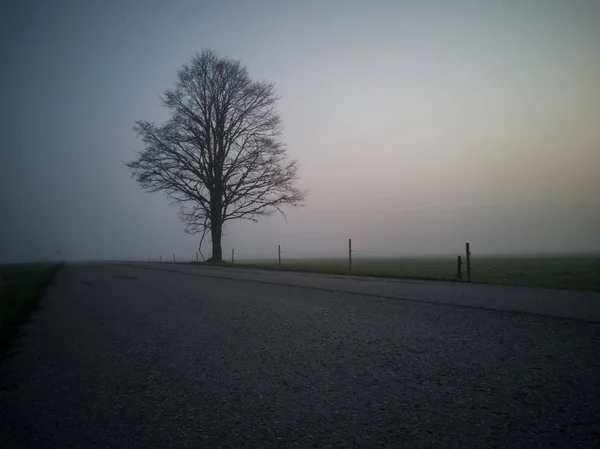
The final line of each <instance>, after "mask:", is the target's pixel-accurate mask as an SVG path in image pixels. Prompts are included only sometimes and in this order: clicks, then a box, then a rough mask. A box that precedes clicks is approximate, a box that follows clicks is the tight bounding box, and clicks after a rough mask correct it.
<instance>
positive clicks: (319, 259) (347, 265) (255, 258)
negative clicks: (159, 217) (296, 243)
mask: <svg viewBox="0 0 600 449" xmlns="http://www.w3.org/2000/svg"><path fill="white" fill-rule="evenodd" d="M470 256H471V252H470V249H469V243H466V246H465V258H464V259H463V256H462V255H460V256H436V257H429V258H424V257H417V256H414V255H409V254H406V253H400V252H393V251H370V250H366V249H354V248H353V247H352V240H351V239H349V240H348V248H347V249H346V250H338V251H303V250H297V249H295V248H294V249H292V250H290V251H287V250H286V249H285V248H283V247H282V246H281V245H277V246H276V247H275V250H274V251H272V252H263V253H254V252H253V253H249V254H244V253H243V252H242V253H241V254H240V253H239V252H236V251H235V248H231V249H230V250H227V251H224V252H223V260H224V261H225V262H228V263H229V264H232V265H237V266H254V267H260V268H272V269H283V270H298V271H316V272H327V273H348V274H371V275H381V276H401V277H409V276H412V277H427V278H438V279H458V280H462V279H463V271H464V272H465V274H466V280H467V281H470V280H471V257H470ZM142 262H149V263H156V262H158V263H190V262H204V259H203V258H202V257H201V254H200V253H199V252H196V253H194V254H192V255H188V256H187V257H186V256H177V255H176V254H172V255H171V256H169V257H163V256H162V255H160V256H158V257H155V258H153V257H148V258H147V259H143V258H142ZM463 265H464V267H463Z"/></svg>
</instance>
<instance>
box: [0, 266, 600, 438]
mask: <svg viewBox="0 0 600 449" xmlns="http://www.w3.org/2000/svg"><path fill="white" fill-rule="evenodd" d="M22 334H23V335H22V336H21V337H20V339H19V340H18V341H17V342H16V343H15V345H14V348H13V351H12V352H11V353H10V354H9V355H8V357H7V358H5V359H4V360H3V361H2V362H1V363H0V447H2V448H29V447H31V448H61V449H64V448H144V449H146V448H187V447H190V448H204V447H223V448H230V447H231V448H245V447H281V448H287V447H291V448H294V447H297V448H309V447H318V448H326V447H331V448H346V447H349V448H351V447H360V448H371V447H373V448H379V447H403V448H492V447H506V448H535V447H539V448H548V447H561V448H562V447H568V448H579V447H581V448H598V447H600V425H599V423H600V294H599V293H594V292H575V291H559V290H544V289H530V288H516V287H499V286H484V285H476V284H472V285H467V284H457V283H444V282H428V281H410V280H382V279H373V278H353V277H350V276H327V275H311V274H302V273H284V272H269V271H261V270H250V269H227V268H209V267H195V266H187V265H175V264H172V265H168V264H129V265H127V264H120V265H119V264H87V265H83V264H68V265H66V266H65V267H63V269H62V270H61V271H60V272H59V274H58V276H57V278H56V280H55V282H54V284H53V285H52V286H51V287H50V289H49V290H48V292H47V294H46V296H45V298H44V299H43V300H42V301H41V307H40V308H39V309H38V310H37V311H36V313H35V314H34V316H33V317H32V320H31V321H30V322H29V324H28V325H27V326H25V328H24V330H23V333H22Z"/></svg>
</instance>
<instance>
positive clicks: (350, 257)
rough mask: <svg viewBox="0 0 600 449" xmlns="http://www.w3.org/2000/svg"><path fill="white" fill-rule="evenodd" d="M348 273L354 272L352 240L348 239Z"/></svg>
mask: <svg viewBox="0 0 600 449" xmlns="http://www.w3.org/2000/svg"><path fill="white" fill-rule="evenodd" d="M348 271H352V239H348Z"/></svg>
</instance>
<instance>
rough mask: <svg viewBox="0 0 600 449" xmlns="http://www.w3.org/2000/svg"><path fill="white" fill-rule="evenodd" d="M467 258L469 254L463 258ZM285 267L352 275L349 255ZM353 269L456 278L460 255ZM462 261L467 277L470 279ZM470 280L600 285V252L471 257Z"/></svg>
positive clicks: (273, 263) (373, 262)
mask: <svg viewBox="0 0 600 449" xmlns="http://www.w3.org/2000/svg"><path fill="white" fill-rule="evenodd" d="M463 262H464V257H463ZM236 266H249V267H260V268H267V269H277V260H242V261H239V263H238V262H236ZM281 268H282V269H283V270H291V271H306V272H313V273H336V274H348V272H349V271H348V260H347V259H295V260H284V261H282V266H281ZM352 273H353V274H358V275H368V276H382V277H400V278H413V279H435V280H448V281H454V280H458V279H457V264H456V258H453V257H423V258H403V259H390V258H388V259H356V260H353V262H352ZM466 277H467V275H466V265H465V264H464V263H463V280H466ZM471 280H472V281H473V282H482V283H490V284H504V285H521V286H529V287H548V288H569V289H582V290H600V255H596V256H547V257H539V256H535V257H534V256H520V257H516V256H512V257H481V256H480V257H471Z"/></svg>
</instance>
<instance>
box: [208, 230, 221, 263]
mask: <svg viewBox="0 0 600 449" xmlns="http://www.w3.org/2000/svg"><path fill="white" fill-rule="evenodd" d="M222 230H223V223H221V222H220V221H213V222H212V223H211V226H210V234H211V238H212V256H211V258H210V259H209V261H210V262H222V261H223V249H222V248H221V234H222Z"/></svg>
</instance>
